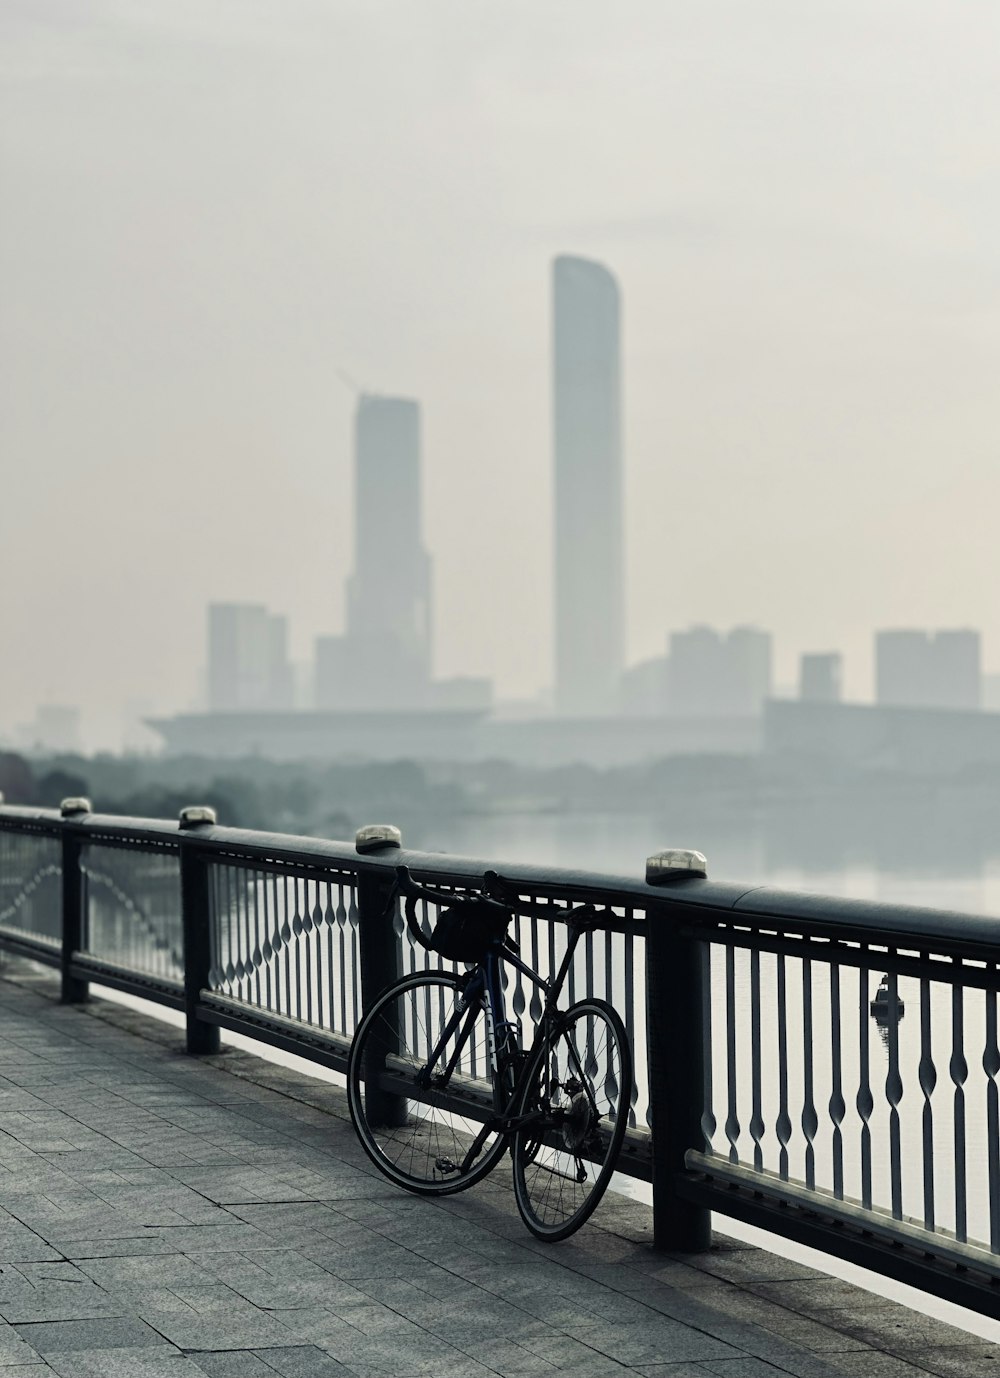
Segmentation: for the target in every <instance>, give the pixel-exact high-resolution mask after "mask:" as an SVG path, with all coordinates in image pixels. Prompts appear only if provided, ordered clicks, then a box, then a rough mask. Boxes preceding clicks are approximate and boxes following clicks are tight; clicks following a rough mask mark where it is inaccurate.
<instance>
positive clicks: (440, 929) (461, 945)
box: [430, 899, 511, 962]
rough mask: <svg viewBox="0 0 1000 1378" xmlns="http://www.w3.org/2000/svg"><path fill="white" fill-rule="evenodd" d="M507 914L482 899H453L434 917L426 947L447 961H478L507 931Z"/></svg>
mask: <svg viewBox="0 0 1000 1378" xmlns="http://www.w3.org/2000/svg"><path fill="white" fill-rule="evenodd" d="M510 920H511V914H510V911H509V910H507V909H501V908H497V906H496V905H495V904H486V903H484V902H483V901H482V900H475V899H473V900H456V901H455V903H454V904H450V905H449V906H448V908H447V909H442V910H441V913H440V914H439V915H438V920H437V923H436V924H435V925H434V931H433V933H432V934H431V936H430V945H431V947H432V948H433V949H434V951H435V952H437V953H439V954H440V956H442V957H445V958H447V960H448V961H449V962H481V961H482V960H483V958H484V957H485V956H486V953H487V950H488V949H489V947H490V946H491V944H492V943H494V942H496V941H497V940H499V939H502V938H503V936H504V934H505V933H506V932H507V925H508V924H509V923H510Z"/></svg>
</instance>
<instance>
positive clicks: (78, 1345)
mask: <svg viewBox="0 0 1000 1378" xmlns="http://www.w3.org/2000/svg"><path fill="white" fill-rule="evenodd" d="M12 1329H13V1330H15V1331H16V1332H17V1334H18V1336H19V1337H20V1338H21V1339H22V1340H24V1341H25V1342H26V1343H27V1344H29V1345H30V1346H31V1348H32V1349H34V1350H37V1352H38V1353H39V1354H41V1355H42V1356H43V1357H44V1356H47V1355H49V1354H56V1353H58V1352H60V1351H61V1350H66V1349H127V1348H139V1347H140V1346H144V1345H162V1344H163V1338H162V1336H161V1335H159V1334H157V1332H156V1331H155V1330H154V1329H152V1328H151V1327H150V1326H148V1325H146V1324H145V1323H144V1322H143V1321H142V1320H140V1319H139V1318H138V1317H137V1316H111V1317H101V1318H99V1319H97V1320H79V1321H40V1322H29V1323H27V1324H25V1325H15V1326H13V1327H12Z"/></svg>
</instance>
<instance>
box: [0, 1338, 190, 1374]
mask: <svg viewBox="0 0 1000 1378" xmlns="http://www.w3.org/2000/svg"><path fill="white" fill-rule="evenodd" d="M49 1362H50V1363H51V1365H52V1371H53V1372H54V1373H58V1374H59V1378H201V1375H202V1374H203V1373H204V1370H203V1369H202V1368H201V1367H200V1366H199V1365H198V1364H196V1363H194V1362H193V1360H191V1359H190V1358H188V1357H187V1356H186V1355H184V1354H181V1353H180V1351H179V1350H177V1349H174V1348H172V1347H171V1346H167V1345H164V1346H161V1347H157V1348H141V1349H127V1348H122V1349H74V1350H69V1351H66V1352H64V1353H61V1354H53V1355H50V1356H49ZM0 1374H4V1378H6V1373H5V1371H4V1370H3V1369H0Z"/></svg>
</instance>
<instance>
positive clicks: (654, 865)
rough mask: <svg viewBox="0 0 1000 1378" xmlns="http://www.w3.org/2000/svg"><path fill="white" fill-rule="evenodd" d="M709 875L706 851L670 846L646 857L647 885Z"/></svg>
mask: <svg viewBox="0 0 1000 1378" xmlns="http://www.w3.org/2000/svg"><path fill="white" fill-rule="evenodd" d="M707 875H708V861H707V859H706V857H705V853H704V852H695V851H692V850H691V849H690V848H688V847H668V848H666V850H665V851H662V852H654V853H653V855H652V856H648V857H647V858H646V884H647V885H662V884H663V883H664V882H665V881H668V880H683V879H684V878H685V877H690V876H701V877H702V878H705V877H706V876H707Z"/></svg>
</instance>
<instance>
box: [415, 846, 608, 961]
mask: <svg viewBox="0 0 1000 1378" xmlns="http://www.w3.org/2000/svg"><path fill="white" fill-rule="evenodd" d="M518 889H519V887H517V886H516V885H515V884H514V883H513V882H512V881H508V880H505V879H504V877H503V876H500V875H498V874H497V872H496V871H486V872H484V874H483V880H482V885H481V886H480V889H479V894H478V897H477V898H478V900H479V903H480V904H488V905H492V906H495V907H496V908H497V909H502V910H504V911H505V912H506V913H507V914H509V915H513V914H515V913H517V914H523V915H525V916H531V915H535V916H537V917H539V918H549V917H551V914H552V911H551V909H550V908H549V907H548V906H547V905H538V904H532V903H530V902H525V901H524V900H520V899H519V898H518ZM505 891H506V894H507V898H506V899H503V898H500V896H502V895H503V894H504V892H505ZM397 896H400V897H402V898H403V900H404V901H405V903H404V905H403V914H404V917H405V919H406V926H407V928H408V929H409V930H410V933H411V934H412V935H413V937H414V939H415V940H416V941H417V942H418V943H419V944H420V946H421V947H424V948H426V949H427V951H428V952H434V951H435V949H434V948H433V947H432V946H431V944H430V943H429V942H428V940H427V938H426V937H425V935H424V931H423V929H422V928H421V927H420V923H419V920H418V919H417V912H416V907H417V906H416V902H417V900H418V899H421V900H427V901H429V902H430V903H431V904H438V905H440V904H453V903H455V901H456V899H457V898H458V896H456V895H455V894H454V893H453V892H452V891H450V890H437V889H432V888H431V887H429V886H426V885H420V884H418V883H417V881H415V880H414V879H413V877H412V876H411V875H410V868H409V867H408V866H397V867H396V879H395V882H394V884H393V887H392V893H391V895H390V899H389V903H390V904H394V903H395V901H396V897H397ZM608 913H609V911H608V909H606V908H605V909H599V908H598V907H597V905H595V904H583V905H578V906H577V908H575V909H571V910H569V911H568V912H567V914H566V921H567V922H568V923H569V924H570V925H571V926H573V927H574V928H576V929H577V930H578V931H586V930H588V929H593V928H598V927H600V925H601V923H602V922H603V920H604V919H605V918H606V917H607V915H608ZM510 941H513V940H510Z"/></svg>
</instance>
